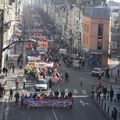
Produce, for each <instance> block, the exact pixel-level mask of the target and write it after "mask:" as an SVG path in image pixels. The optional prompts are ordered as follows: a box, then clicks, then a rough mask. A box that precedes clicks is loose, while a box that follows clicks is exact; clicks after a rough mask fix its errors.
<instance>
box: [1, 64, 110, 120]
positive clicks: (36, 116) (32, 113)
mask: <svg viewBox="0 0 120 120" xmlns="http://www.w3.org/2000/svg"><path fill="white" fill-rule="evenodd" d="M66 71H67V72H69V74H70V82H69V83H62V84H61V85H60V86H59V89H61V90H62V89H65V91H66V93H67V92H69V91H71V92H72V93H73V96H74V104H73V108H72V109H71V110H66V109H43V108H32V109H30V108H28V109H22V108H20V105H18V106H15V104H14V102H8V103H7V104H4V105H5V107H3V109H2V111H3V113H2V119H1V120H107V118H106V116H105V115H104V114H103V112H102V111H101V110H100V109H99V107H98V106H97V105H96V104H95V102H94V101H93V100H92V99H91V98H90V97H89V91H90V86H91V85H93V84H94V83H96V82H97V78H94V77H91V75H90V73H89V72H83V73H82V75H83V86H80V73H81V72H80V71H78V70H74V69H73V68H66V67H65V66H63V68H62V72H66ZM10 84H11V86H12V84H13V85H14V81H12V82H10ZM21 85H22V84H21ZM106 86H109V84H106ZM32 87H33V85H32V84H30V83H29V88H31V89H32ZM57 88H58V86H55V87H54V88H53V89H57ZM2 105H3V104H0V106H2Z"/></svg>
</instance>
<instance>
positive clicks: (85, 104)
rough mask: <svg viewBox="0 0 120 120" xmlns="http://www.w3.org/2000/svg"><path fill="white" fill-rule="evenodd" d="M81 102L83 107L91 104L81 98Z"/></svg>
mask: <svg viewBox="0 0 120 120" xmlns="http://www.w3.org/2000/svg"><path fill="white" fill-rule="evenodd" d="M80 104H82V106H83V107H84V106H89V105H90V104H89V103H86V102H84V101H83V100H80Z"/></svg>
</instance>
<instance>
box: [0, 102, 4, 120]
mask: <svg viewBox="0 0 120 120" xmlns="http://www.w3.org/2000/svg"><path fill="white" fill-rule="evenodd" d="M3 111H4V102H2V106H1V109H0V120H3Z"/></svg>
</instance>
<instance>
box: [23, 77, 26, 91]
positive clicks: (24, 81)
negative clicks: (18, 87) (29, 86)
mask: <svg viewBox="0 0 120 120" xmlns="http://www.w3.org/2000/svg"><path fill="white" fill-rule="evenodd" d="M25 85H26V77H24V78H23V89H25Z"/></svg>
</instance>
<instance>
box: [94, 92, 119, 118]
mask: <svg viewBox="0 0 120 120" xmlns="http://www.w3.org/2000/svg"><path fill="white" fill-rule="evenodd" d="M96 96H97V95H96V94H95V96H94V97H93V100H94V101H95V103H96V105H97V106H98V107H99V108H100V109H101V111H102V112H103V113H104V114H105V115H106V116H107V117H108V119H109V120H113V118H112V111H113V108H114V107H115V108H116V109H117V111H118V114H120V113H119V112H120V111H119V110H120V103H118V102H117V101H115V100H113V101H112V102H110V99H108V98H107V97H106V99H104V98H103V94H101V96H100V99H97V97H96ZM118 114H117V120H120V117H119V115H118Z"/></svg>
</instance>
